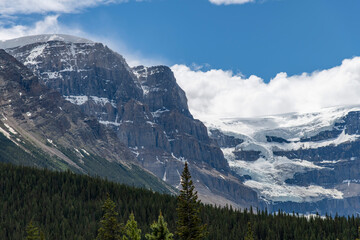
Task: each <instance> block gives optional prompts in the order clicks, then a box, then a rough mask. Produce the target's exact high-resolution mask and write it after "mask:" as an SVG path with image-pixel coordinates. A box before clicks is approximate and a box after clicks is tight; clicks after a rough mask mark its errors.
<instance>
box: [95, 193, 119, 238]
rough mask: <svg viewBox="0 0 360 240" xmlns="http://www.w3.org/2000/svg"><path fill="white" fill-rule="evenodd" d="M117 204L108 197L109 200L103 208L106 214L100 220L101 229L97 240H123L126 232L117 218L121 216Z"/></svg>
mask: <svg viewBox="0 0 360 240" xmlns="http://www.w3.org/2000/svg"><path fill="white" fill-rule="evenodd" d="M115 208H116V205H115V203H114V202H113V201H112V200H111V199H110V196H109V195H108V197H107V199H106V200H105V202H104V205H103V206H102V209H103V211H104V212H105V213H104V215H103V217H102V219H101V220H100V225H101V226H100V228H99V230H98V235H97V238H96V239H97V240H122V239H123V238H122V235H123V232H124V229H123V226H122V224H120V223H119V222H118V219H117V216H118V215H119V214H118V213H117V212H116V210H115Z"/></svg>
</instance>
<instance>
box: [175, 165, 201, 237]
mask: <svg viewBox="0 0 360 240" xmlns="http://www.w3.org/2000/svg"><path fill="white" fill-rule="evenodd" d="M181 186H182V189H181V190H180V195H179V196H178V199H177V200H178V203H177V209H176V210H177V214H178V220H177V222H176V224H177V229H176V234H177V235H178V236H179V237H180V239H181V240H198V239H203V238H204V237H205V236H206V235H207V232H206V225H203V224H202V223H201V220H200V217H199V212H200V201H199V200H198V196H197V192H196V191H195V186H194V184H193V181H192V180H191V175H190V171H189V168H188V164H187V162H185V166H184V171H183V172H182V174H181Z"/></svg>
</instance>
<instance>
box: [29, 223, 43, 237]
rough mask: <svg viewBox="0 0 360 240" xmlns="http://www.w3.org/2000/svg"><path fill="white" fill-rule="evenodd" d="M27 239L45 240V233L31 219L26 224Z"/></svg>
mask: <svg viewBox="0 0 360 240" xmlns="http://www.w3.org/2000/svg"><path fill="white" fill-rule="evenodd" d="M26 240H45V236H44V233H43V232H42V231H41V230H40V229H39V228H38V227H37V226H35V225H34V223H33V221H32V220H31V221H30V222H29V224H28V225H27V226H26Z"/></svg>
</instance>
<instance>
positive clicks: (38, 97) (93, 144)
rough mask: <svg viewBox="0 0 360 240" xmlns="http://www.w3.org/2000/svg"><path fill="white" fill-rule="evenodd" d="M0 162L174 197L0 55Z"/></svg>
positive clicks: (103, 132) (91, 121)
mask: <svg viewBox="0 0 360 240" xmlns="http://www.w3.org/2000/svg"><path fill="white" fill-rule="evenodd" d="M0 132H1V133H2V134H0V145H1V147H0V153H1V154H0V160H1V161H2V162H13V163H18V164H23V165H31V166H38V167H45V168H50V169H54V170H66V169H70V170H72V171H74V172H78V173H83V174H89V175H98V176H101V177H106V178H108V179H111V180H113V181H117V182H122V183H127V184H131V185H135V186H139V187H146V188H151V189H154V190H157V191H160V192H166V193H175V192H176V191H175V190H174V189H173V188H172V187H170V186H169V185H167V184H165V183H164V182H162V181H160V180H159V179H158V178H157V177H155V176H154V175H153V174H151V173H150V172H148V171H145V170H144V169H142V168H141V167H140V166H138V164H137V163H136V160H135V158H134V157H133V156H132V153H131V152H130V151H129V150H128V148H127V147H126V146H125V145H123V144H121V143H119V142H118V141H117V137H116V135H115V134H114V133H113V132H111V131H109V130H108V129H106V128H104V127H103V126H102V125H101V124H99V123H98V122H97V120H96V119H95V118H93V117H89V116H87V115H85V114H84V113H82V111H81V110H80V108H79V107H78V106H76V105H74V104H71V103H70V102H68V101H66V100H65V99H63V98H62V96H61V95H60V94H59V93H58V92H57V91H54V90H51V89H49V88H47V87H46V86H44V85H42V84H40V82H39V81H38V78H37V77H36V76H34V74H33V73H32V72H31V71H30V70H29V69H28V68H26V67H25V66H24V65H23V64H22V63H20V62H18V61H17V60H16V59H15V58H14V57H12V56H10V55H9V54H7V53H6V52H5V51H4V50H0Z"/></svg>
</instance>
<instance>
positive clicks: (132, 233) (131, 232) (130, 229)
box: [124, 213, 141, 240]
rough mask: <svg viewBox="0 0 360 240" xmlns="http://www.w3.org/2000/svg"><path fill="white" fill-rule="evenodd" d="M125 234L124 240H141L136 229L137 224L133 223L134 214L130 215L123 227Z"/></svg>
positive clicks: (139, 232)
mask: <svg viewBox="0 0 360 240" xmlns="http://www.w3.org/2000/svg"><path fill="white" fill-rule="evenodd" d="M125 234H126V237H124V240H127V239H128V240H140V239H141V229H139V228H138V225H137V222H136V221H135V217H134V213H131V214H130V217H129V220H128V221H127V223H126V225H125Z"/></svg>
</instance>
